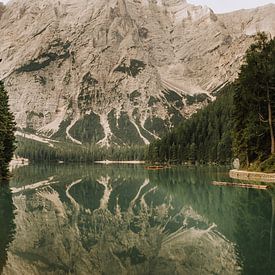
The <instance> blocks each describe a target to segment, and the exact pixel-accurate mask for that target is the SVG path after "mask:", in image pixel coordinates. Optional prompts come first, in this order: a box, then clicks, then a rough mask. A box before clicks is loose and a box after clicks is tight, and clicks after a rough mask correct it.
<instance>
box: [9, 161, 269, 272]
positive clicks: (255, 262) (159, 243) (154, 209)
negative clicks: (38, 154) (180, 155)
mask: <svg viewBox="0 0 275 275" xmlns="http://www.w3.org/2000/svg"><path fill="white" fill-rule="evenodd" d="M224 171H225V170H219V169H209V168H196V169H195V168H194V169H190V168H173V169H169V170H163V171H146V170H144V168H143V167H142V166H127V165H125V166H116V165H112V166H101V165H94V166H70V165H60V166H58V165H57V166H56V165H55V166H54V165H53V166H42V165H36V166H29V167H22V168H19V169H18V170H17V171H16V172H15V175H14V178H13V180H12V182H11V190H12V192H13V203H14V205H15V206H16V209H17V210H16V216H15V220H14V221H15V224H16V234H15V236H14V237H15V239H14V241H13V242H12V243H11V245H10V246H9V248H8V261H7V264H6V265H5V268H4V274H68V273H69V274H70V273H71V274H170V273H171V274H241V273H246V274H257V272H262V273H263V274H272V272H273V270H274V263H273V262H274V248H273V245H272V243H274V234H272V229H273V227H274V220H273V223H272V218H271V217H272V213H273V214H274V212H272V203H271V201H272V200H271V197H270V196H272V193H270V194H269V193H267V192H265V191H258V190H244V189H233V188H226V187H216V186H211V185H209V183H210V182H211V181H212V180H229V179H228V178H227V175H226V173H225V172H224ZM273 217H274V216H273ZM258 274H259V273H258Z"/></svg>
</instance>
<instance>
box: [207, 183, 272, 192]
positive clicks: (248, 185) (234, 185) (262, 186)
mask: <svg viewBox="0 0 275 275" xmlns="http://www.w3.org/2000/svg"><path fill="white" fill-rule="evenodd" d="M212 185H216V186H232V187H241V188H252V189H262V190H266V189H269V188H271V187H270V186H269V185H260V184H249V183H234V182H222V181H213V182H212Z"/></svg>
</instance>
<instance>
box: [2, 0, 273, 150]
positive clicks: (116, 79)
mask: <svg viewBox="0 0 275 275" xmlns="http://www.w3.org/2000/svg"><path fill="white" fill-rule="evenodd" d="M1 14H2V15H1ZM0 16H1V19H0V59H2V62H1V63H0V64H1V66H0V79H4V81H5V84H6V89H7V90H8V92H9V96H10V105H11V109H12V111H13V112H14V114H15V118H16V122H17V124H18V127H19V128H20V132H19V133H18V134H22V132H25V133H32V134H35V135H39V136H44V137H47V138H50V139H63V140H64V139H68V140H71V141H72V142H75V143H86V142H94V143H98V144H99V145H107V146H108V145H110V144H118V145H125V144H133V143H134V144H144V143H145V144H148V143H149V142H151V141H152V140H154V139H155V138H157V137H159V136H160V135H161V134H163V133H164V132H166V131H167V130H168V129H170V128H171V127H173V126H174V125H176V124H178V122H179V121H181V120H182V119H183V118H187V117H189V116H190V115H191V114H193V113H194V112H195V111H196V110H197V109H198V108H202V107H203V106H205V105H206V104H207V103H208V102H210V101H211V100H213V99H214V95H215V91H217V90H218V89H219V88H221V87H223V86H224V85H225V84H226V83H228V82H230V81H232V80H233V79H234V78H235V77H236V75H237V73H238V68H239V66H240V64H241V62H242V58H243V56H244V53H245V51H246V49H247V48H248V46H249V45H250V44H251V42H252V41H253V35H254V34H255V33H256V32H257V31H267V32H269V33H271V35H275V5H267V6H263V7H260V8H257V9H252V10H241V11H237V12H233V13H228V14H215V13H214V12H213V11H212V10H211V9H210V8H208V7H202V6H194V5H191V4H189V3H187V2H186V1H185V0H109V1H107V0H60V1H55V0H43V1H42V0H20V1H19V0H12V1H10V2H9V3H8V4H7V5H6V6H5V7H4V6H3V5H1V6H0Z"/></svg>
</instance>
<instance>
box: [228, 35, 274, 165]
mask: <svg viewBox="0 0 275 275" xmlns="http://www.w3.org/2000/svg"><path fill="white" fill-rule="evenodd" d="M234 106H235V110H234V142H233V147H234V153H235V155H236V156H238V157H239V158H240V159H241V163H242V166H248V165H249V164H250V163H251V162H254V161H255V160H259V161H263V160H265V159H267V158H268V157H269V156H270V155H272V154H275V137H274V117H275V39H268V37H267V35H266V34H264V33H259V34H258V35H257V36H256V42H255V43H253V44H252V45H251V46H250V48H249V49H248V51H247V53H246V58H245V63H244V65H243V66H242V67H241V70H240V73H239V78H238V80H237V81H236V89H235V95H234Z"/></svg>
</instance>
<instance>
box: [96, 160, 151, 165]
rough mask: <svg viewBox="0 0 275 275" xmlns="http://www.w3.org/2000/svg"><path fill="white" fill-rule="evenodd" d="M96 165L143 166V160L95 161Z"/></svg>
mask: <svg viewBox="0 0 275 275" xmlns="http://www.w3.org/2000/svg"><path fill="white" fill-rule="evenodd" d="M94 163H96V164H145V163H146V162H145V161H143V160H97V161H95V162H94Z"/></svg>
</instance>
